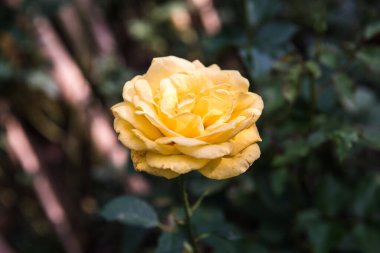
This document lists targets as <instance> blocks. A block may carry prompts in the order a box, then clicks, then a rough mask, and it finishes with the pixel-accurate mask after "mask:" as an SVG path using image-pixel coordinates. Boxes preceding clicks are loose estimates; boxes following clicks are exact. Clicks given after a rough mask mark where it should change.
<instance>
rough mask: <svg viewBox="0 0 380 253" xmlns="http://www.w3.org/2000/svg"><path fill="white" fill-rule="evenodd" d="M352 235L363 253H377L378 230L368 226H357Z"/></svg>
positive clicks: (379, 231) (379, 245)
mask: <svg viewBox="0 0 380 253" xmlns="http://www.w3.org/2000/svg"><path fill="white" fill-rule="evenodd" d="M354 234H355V237H356V239H357V240H358V242H359V245H360V248H361V249H362V250H363V252H364V253H378V252H379V249H380V230H379V229H378V228H376V229H375V228H373V227H370V226H365V225H363V224H359V225H357V226H356V227H355V229H354Z"/></svg>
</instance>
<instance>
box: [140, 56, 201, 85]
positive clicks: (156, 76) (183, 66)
mask: <svg viewBox="0 0 380 253" xmlns="http://www.w3.org/2000/svg"><path fill="white" fill-rule="evenodd" d="M195 69H196V68H195V66H194V65H193V64H192V63H191V62H189V61H187V60H185V59H181V58H178V57H176V56H167V57H159V58H154V59H153V60H152V64H151V65H150V67H149V69H148V71H147V72H146V74H145V75H144V78H145V79H146V80H147V81H148V83H149V85H150V86H151V87H152V90H153V92H154V91H156V90H158V89H159V87H160V81H161V80H162V79H164V78H167V77H169V76H170V75H173V74H175V73H178V72H191V71H194V70H195Z"/></svg>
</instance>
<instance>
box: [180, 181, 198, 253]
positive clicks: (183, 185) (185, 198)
mask: <svg viewBox="0 0 380 253" xmlns="http://www.w3.org/2000/svg"><path fill="white" fill-rule="evenodd" d="M179 183H180V187H181V192H182V200H183V207H184V209H185V218H186V220H185V226H186V229H187V234H188V237H189V240H190V244H191V246H192V248H193V250H194V253H199V250H198V247H197V243H196V241H195V236H194V231H193V227H192V226H191V216H192V211H191V207H190V203H189V199H188V196H187V192H186V183H185V176H184V175H181V176H180V177H179Z"/></svg>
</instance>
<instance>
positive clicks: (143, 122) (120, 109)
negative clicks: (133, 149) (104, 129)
mask: <svg viewBox="0 0 380 253" xmlns="http://www.w3.org/2000/svg"><path fill="white" fill-rule="evenodd" d="M111 110H112V112H113V113H114V116H115V117H119V118H121V119H123V120H125V121H127V122H128V123H130V124H131V125H132V126H133V127H134V128H136V129H138V130H140V131H141V132H143V133H144V135H145V136H147V137H148V138H149V139H152V140H155V139H157V138H158V137H161V136H162V134H161V133H160V131H159V130H158V129H157V128H156V127H154V126H153V125H152V124H151V122H149V120H148V119H147V118H145V117H144V116H142V115H138V114H136V111H135V108H133V106H132V104H130V103H129V102H121V103H118V104H116V105H114V106H113V107H112V108H111Z"/></svg>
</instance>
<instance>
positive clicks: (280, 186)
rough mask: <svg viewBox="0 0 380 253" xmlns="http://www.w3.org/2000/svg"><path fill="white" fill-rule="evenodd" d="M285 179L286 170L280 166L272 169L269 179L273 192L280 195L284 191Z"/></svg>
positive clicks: (286, 178) (286, 176) (286, 175)
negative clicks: (270, 178)
mask: <svg viewBox="0 0 380 253" xmlns="http://www.w3.org/2000/svg"><path fill="white" fill-rule="evenodd" d="M287 180H288V172H287V170H286V169H284V168H281V169H277V170H275V171H273V173H272V180H271V181H272V189H273V192H274V194H276V195H281V194H282V193H283V192H284V190H285V187H286V182H287Z"/></svg>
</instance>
